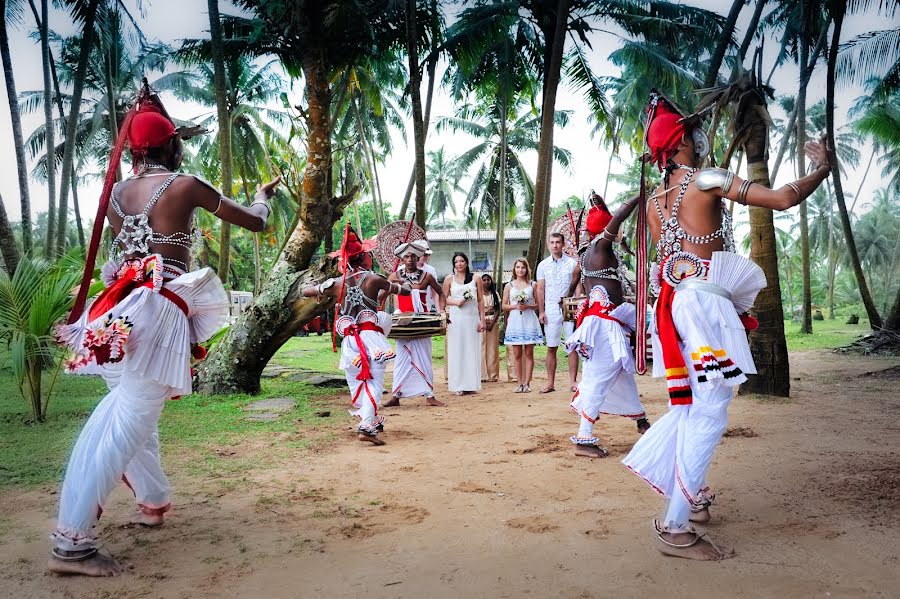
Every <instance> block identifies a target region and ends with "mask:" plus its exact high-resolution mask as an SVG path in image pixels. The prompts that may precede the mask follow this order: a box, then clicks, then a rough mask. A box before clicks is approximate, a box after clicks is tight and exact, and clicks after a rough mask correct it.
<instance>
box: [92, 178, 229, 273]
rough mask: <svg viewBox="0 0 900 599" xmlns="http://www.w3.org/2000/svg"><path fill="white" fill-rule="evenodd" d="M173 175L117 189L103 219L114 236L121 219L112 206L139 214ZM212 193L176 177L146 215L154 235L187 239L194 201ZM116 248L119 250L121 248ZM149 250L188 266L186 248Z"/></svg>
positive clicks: (153, 247)
mask: <svg viewBox="0 0 900 599" xmlns="http://www.w3.org/2000/svg"><path fill="white" fill-rule="evenodd" d="M172 174H173V173H163V174H161V175H144V176H142V177H133V178H131V179H126V180H124V181H122V182H121V183H119V184H118V185H116V187H115V190H114V192H113V198H112V202H110V206H109V208H108V209H107V212H106V218H107V220H109V223H110V225H111V226H112V228H113V232H114V233H115V234H116V235H117V236H118V235H119V233H120V231H121V230H122V223H123V218H122V216H120V215H119V214H118V213H117V211H116V210H115V207H114V205H113V202H117V203H118V205H119V208H120V209H121V210H122V212H123V213H124V214H126V215H138V214H141V212H142V211H143V210H144V209H145V207H146V206H147V203H148V202H149V201H150V199H151V198H152V196H153V194H154V193H155V192H156V191H157V190H158V189H159V188H160V186H162V185H163V184H164V183H165V181H166V180H167V178H168V177H167V176H171V175H172ZM204 191H205V192H204ZM211 191H212V190H210V189H209V188H207V187H206V186H205V185H203V184H202V183H200V182H199V181H197V180H196V179H195V178H194V177H191V176H185V175H179V176H178V177H176V178H175V179H174V180H173V181H172V182H171V184H170V185H169V186H168V188H167V189H166V190H165V191H164V192H163V193H162V195H161V196H160V197H159V199H158V200H157V201H156V202H155V204H154V205H153V206H152V207H151V208H150V210H149V211H148V218H149V222H150V227H151V228H152V229H153V232H154V233H156V234H159V235H163V236H167V237H171V236H173V235H176V234H178V233H182V234H184V235H187V236H190V235H191V227H192V222H193V216H194V209H195V208H196V207H197V204H196V203H195V201H196V199H197V197H198V196H200V195H208V194H209V193H210V192H211ZM119 247H120V248H121V247H122V246H121V244H120V246H119ZM149 249H150V253H156V254H159V255H161V256H162V257H163V258H169V259H171V260H173V261H174V262H175V263H176V264H179V265H180V264H190V254H191V251H190V248H188V247H184V246H181V245H173V244H170V243H154V242H151V243H150V244H149ZM129 257H132V256H131V255H129Z"/></svg>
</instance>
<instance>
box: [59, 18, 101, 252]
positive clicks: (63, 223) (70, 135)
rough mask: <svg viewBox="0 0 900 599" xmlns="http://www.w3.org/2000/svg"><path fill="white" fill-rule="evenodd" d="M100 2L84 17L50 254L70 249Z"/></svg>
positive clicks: (67, 122) (67, 123)
mask: <svg viewBox="0 0 900 599" xmlns="http://www.w3.org/2000/svg"><path fill="white" fill-rule="evenodd" d="M99 4H100V0H89V4H88V8H87V12H86V13H85V18H84V29H83V30H82V34H81V50H80V54H79V56H78V66H77V67H76V68H75V79H74V84H73V86H72V105H71V106H70V108H69V118H68V120H67V121H66V142H65V149H64V151H63V160H62V169H61V170H60V181H61V182H63V183H62V184H60V186H59V210H58V214H57V225H56V231H55V234H56V243H55V244H54V245H53V247H52V248H48V250H47V253H48V255H59V254H62V253H63V252H64V251H65V249H66V227H67V226H68V224H69V218H68V217H69V207H68V202H69V186H68V185H66V184H65V182H68V181H69V180H70V179H71V178H72V172H73V167H74V165H75V135H76V132H77V130H78V114H79V109H80V108H81V95H82V93H83V91H84V79H85V75H86V73H87V66H88V58H89V57H90V54H91V46H92V45H93V42H94V33H95V32H94V21H95V19H96V17H97V7H98V6H99Z"/></svg>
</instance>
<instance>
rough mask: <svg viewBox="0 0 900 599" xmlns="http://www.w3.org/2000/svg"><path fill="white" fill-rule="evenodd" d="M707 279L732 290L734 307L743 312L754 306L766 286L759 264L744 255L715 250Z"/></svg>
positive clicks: (764, 276)
mask: <svg viewBox="0 0 900 599" xmlns="http://www.w3.org/2000/svg"><path fill="white" fill-rule="evenodd" d="M707 281H709V282H710V283H713V284H715V285H718V286H719V287H724V288H725V289H727V290H728V291H730V292H731V301H732V303H734V307H735V308H736V309H737V311H738V312H739V313H741V314H742V313H744V312H746V311H747V310H749V309H750V308H751V307H752V306H753V302H754V301H756V296H757V295H758V294H759V292H760V291H761V290H762V289H763V288H764V287H765V286H766V275H765V273H764V272H763V269H762V268H760V267H759V265H757V264H756V263H755V262H753V261H751V260H748V259H747V258H744V257H743V256H739V255H737V254H732V253H731V252H713V255H712V261H711V262H710V265H709V274H708V275H707Z"/></svg>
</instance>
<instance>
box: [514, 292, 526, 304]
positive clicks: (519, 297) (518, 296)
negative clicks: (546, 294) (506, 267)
mask: <svg viewBox="0 0 900 599" xmlns="http://www.w3.org/2000/svg"><path fill="white" fill-rule="evenodd" d="M527 299H528V295H527V294H526V293H525V290H524V289H520V290H518V291H516V292H514V293H513V300H515V301H516V303H518V304H524V303H525V301H526V300H527Z"/></svg>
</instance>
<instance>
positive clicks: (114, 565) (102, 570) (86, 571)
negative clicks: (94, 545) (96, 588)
mask: <svg viewBox="0 0 900 599" xmlns="http://www.w3.org/2000/svg"><path fill="white" fill-rule="evenodd" d="M92 551H93V552H94V553H90V552H88V553H87V555H88V556H89V557H85V558H83V559H79V554H81V555H84V554H85V552H80V551H62V550H60V549H54V550H53V552H52V555H51V556H50V559H49V560H48V561H47V569H48V570H50V571H51V572H53V573H54V574H72V575H78V576H115V575H116V574H119V573H120V572H121V571H122V566H120V565H119V564H118V562H116V561H115V560H114V559H112V558H111V557H107V556H105V555H103V554H102V553H100V552H99V551H97V550H96V549H95V550H92Z"/></svg>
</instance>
